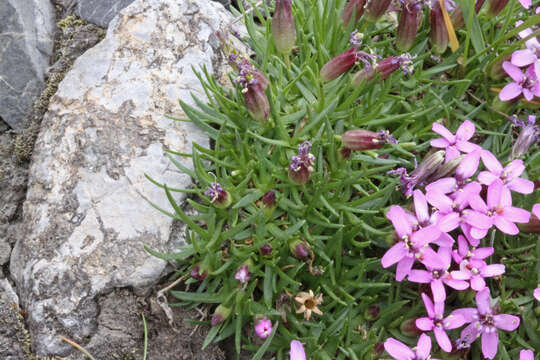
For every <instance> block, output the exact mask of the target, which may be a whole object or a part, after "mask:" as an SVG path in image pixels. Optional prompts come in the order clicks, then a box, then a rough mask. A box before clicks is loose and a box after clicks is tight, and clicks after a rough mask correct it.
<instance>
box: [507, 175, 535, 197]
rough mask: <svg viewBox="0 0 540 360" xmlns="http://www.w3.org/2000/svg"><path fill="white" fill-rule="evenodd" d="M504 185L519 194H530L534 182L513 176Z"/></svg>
mask: <svg viewBox="0 0 540 360" xmlns="http://www.w3.org/2000/svg"><path fill="white" fill-rule="evenodd" d="M506 186H508V188H509V189H510V190H512V191H515V192H518V193H520V194H530V193H532V192H533V191H534V183H533V182H532V181H530V180H527V179H523V178H515V179H514V180H512V181H510V182H509V183H507V184H506Z"/></svg>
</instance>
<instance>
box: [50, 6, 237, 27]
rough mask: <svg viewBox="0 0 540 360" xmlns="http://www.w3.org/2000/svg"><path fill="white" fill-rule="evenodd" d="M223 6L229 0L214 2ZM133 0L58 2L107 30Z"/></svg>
mask: <svg viewBox="0 0 540 360" xmlns="http://www.w3.org/2000/svg"><path fill="white" fill-rule="evenodd" d="M215 1H217V2H219V3H221V4H223V5H224V6H228V5H229V4H230V0H215ZM132 2H133V0H60V3H61V4H62V6H63V7H64V8H66V9H73V10H74V11H75V14H77V16H79V17H80V18H81V19H84V20H86V21H88V22H91V23H92V24H95V25H98V26H101V27H102V28H107V27H108V26H109V23H110V22H111V20H112V19H113V18H114V17H115V16H116V14H118V13H119V12H120V11H121V10H122V9H124V8H125V7H127V6H128V5H129V4H131V3H132Z"/></svg>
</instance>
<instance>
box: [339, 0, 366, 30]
mask: <svg viewBox="0 0 540 360" xmlns="http://www.w3.org/2000/svg"><path fill="white" fill-rule="evenodd" d="M365 5H366V0H350V1H349V2H348V3H347V5H345V8H344V9H343V13H342V14H341V21H342V22H343V25H345V26H347V25H349V22H350V21H351V18H352V14H353V11H354V22H355V23H357V22H358V20H360V18H361V17H362V15H363V14H364V6H365Z"/></svg>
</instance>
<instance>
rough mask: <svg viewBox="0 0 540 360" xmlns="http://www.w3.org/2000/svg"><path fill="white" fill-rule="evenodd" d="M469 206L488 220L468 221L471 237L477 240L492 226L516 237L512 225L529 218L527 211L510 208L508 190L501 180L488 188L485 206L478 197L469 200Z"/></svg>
mask: <svg viewBox="0 0 540 360" xmlns="http://www.w3.org/2000/svg"><path fill="white" fill-rule="evenodd" d="M470 205H471V207H472V208H473V209H474V210H476V213H477V214H480V213H482V214H485V215H487V217H488V218H489V219H487V220H486V219H485V217H478V219H477V220H476V221H469V224H470V225H471V226H472V227H473V228H472V229H471V235H472V236H473V237H475V238H477V239H480V238H482V237H484V236H485V235H486V233H487V230H488V229H489V228H491V226H492V225H495V226H496V227H497V228H498V229H499V230H500V231H502V232H503V233H505V234H509V235H516V234H518V233H519V229H518V227H517V226H516V224H514V223H515V222H518V223H527V222H528V221H529V218H530V216H531V214H530V213H529V212H528V211H526V210H523V209H520V208H516V207H513V206H512V196H511V194H510V190H509V189H508V188H507V187H506V186H504V183H503V182H502V180H501V179H495V180H494V181H493V182H492V183H491V184H490V185H489V186H488V190H487V204H486V203H485V202H484V200H483V199H482V198H481V197H480V196H474V197H473V198H472V199H470Z"/></svg>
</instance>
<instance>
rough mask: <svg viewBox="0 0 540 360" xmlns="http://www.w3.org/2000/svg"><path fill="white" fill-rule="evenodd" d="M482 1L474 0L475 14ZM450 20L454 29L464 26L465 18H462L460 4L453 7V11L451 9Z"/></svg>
mask: <svg viewBox="0 0 540 360" xmlns="http://www.w3.org/2000/svg"><path fill="white" fill-rule="evenodd" d="M434 1H437V2H438V0H434ZM484 2H485V0H476V4H475V5H474V11H475V12H476V13H477V14H478V13H479V12H480V10H481V9H482V6H483V5H484ZM447 8H448V6H447ZM449 11H450V10H449ZM450 20H451V21H452V25H453V26H454V29H456V30H459V29H462V28H463V27H464V26H465V19H464V18H463V10H462V9H461V7H460V6H457V7H456V8H455V9H454V11H452V13H451V14H450Z"/></svg>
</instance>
